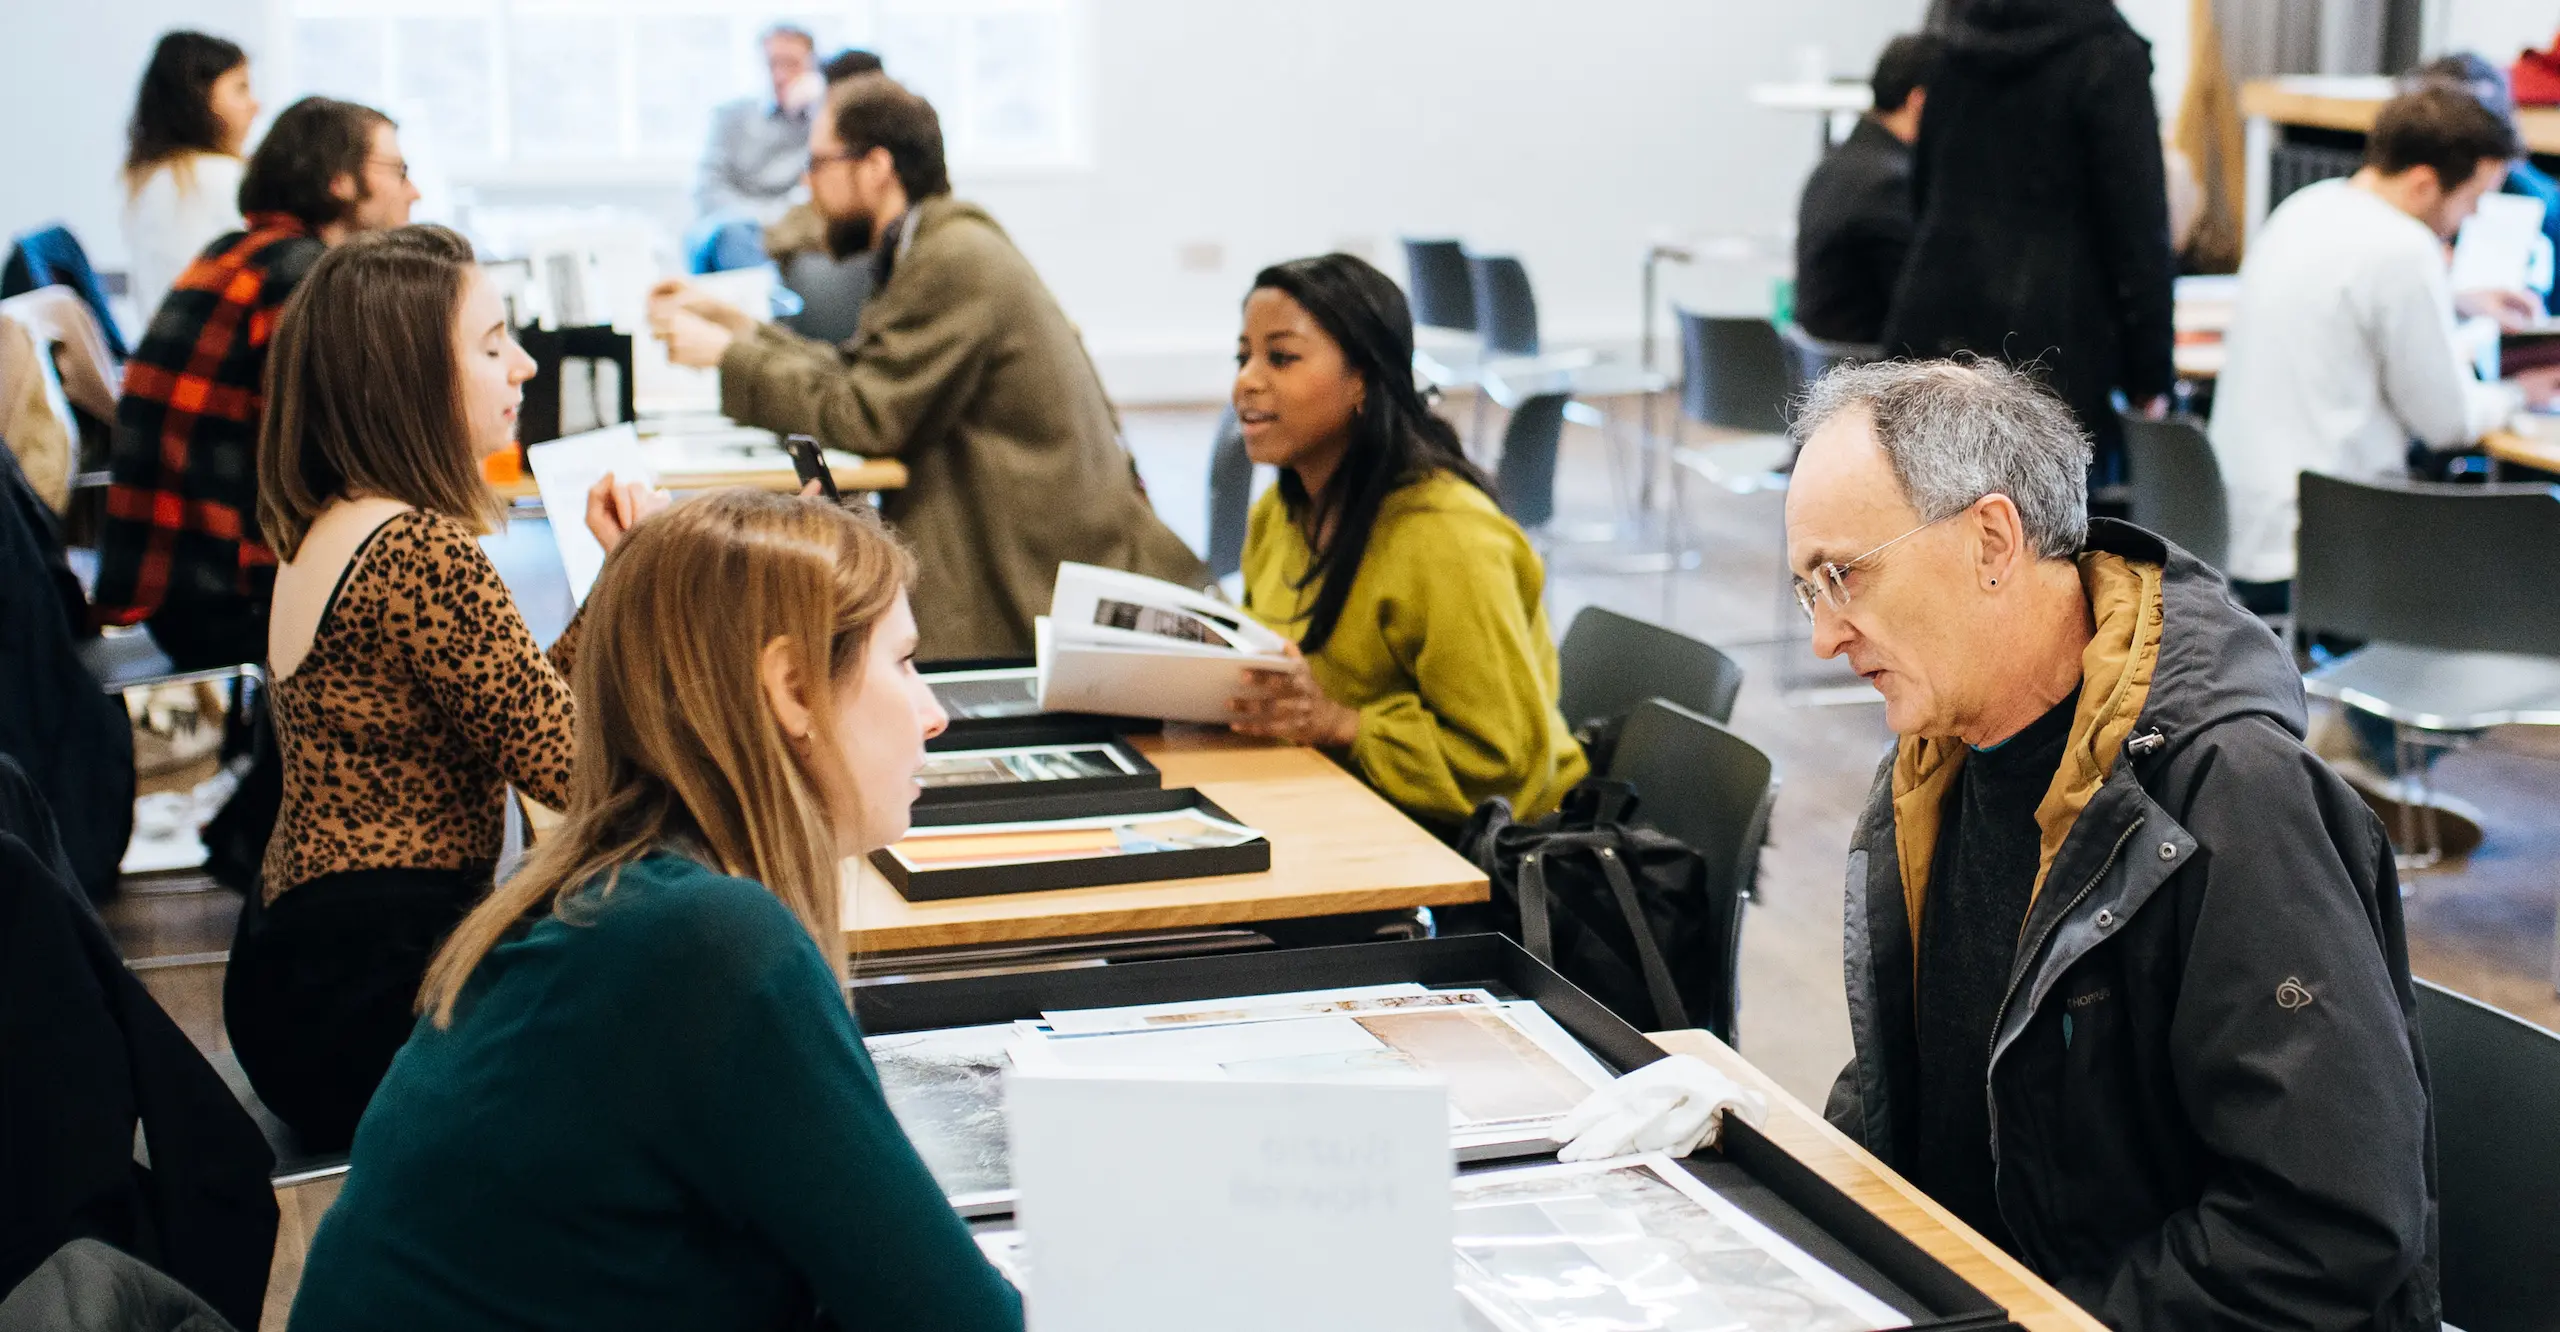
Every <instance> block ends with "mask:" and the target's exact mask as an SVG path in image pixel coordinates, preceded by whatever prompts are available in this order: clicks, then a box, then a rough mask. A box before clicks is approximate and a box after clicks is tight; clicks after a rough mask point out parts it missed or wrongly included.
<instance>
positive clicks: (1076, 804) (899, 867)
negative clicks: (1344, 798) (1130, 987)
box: [871, 786, 1271, 902]
mask: <svg viewBox="0 0 2560 1332" xmlns="http://www.w3.org/2000/svg"><path fill="white" fill-rule="evenodd" d="M1182 813H1196V814H1200V815H1203V816H1205V817H1208V818H1212V819H1219V820H1222V821H1224V822H1228V823H1237V822H1240V820H1238V819H1237V818H1236V816H1234V815H1232V814H1229V813H1228V812H1226V811H1225V810H1223V809H1220V808H1219V807H1218V806H1217V804H1216V803H1215V802H1213V801H1211V800H1210V799H1209V798H1208V797H1207V796H1204V795H1202V794H1200V793H1199V792H1198V791H1197V790H1194V789H1192V788H1191V787H1188V786H1178V787H1175V788H1173V789H1172V790H1169V791H1166V790H1138V791H1098V792H1093V793H1090V794H1085V795H1058V796H1037V797H1032V798H1029V799H1023V800H980V801H970V802H967V803H958V804H936V805H923V804H919V805H918V806H917V807H916V812H915V826H916V827H918V828H950V827H961V826H968V825H975V824H984V823H1043V822H1048V821H1050V820H1055V819H1083V818H1093V817H1100V816H1106V815H1117V816H1128V817H1132V818H1136V817H1145V816H1149V815H1163V814H1182ZM871 863H872V865H873V866H874V867H875V868H877V869H878V870H879V871H880V874H881V876H882V877H883V878H886V879H887V880H888V881H889V884H890V886H891V887H894V888H896V889H897V890H898V895H899V896H901V897H904V898H906V899H907V900H908V901H910V902H934V901H941V900H943V899H945V898H953V897H985V896H988V895H990V894H995V893H1032V892H1040V891H1043V890H1046V889H1050V888H1096V887H1101V886H1103V885H1106V884H1122V883H1149V882H1153V881H1155V880H1158V879H1199V878H1208V877H1210V876H1212V875H1218V874H1259V873H1261V872H1262V871H1264V870H1267V869H1269V868H1271V843H1270V841H1269V840H1268V839H1266V838H1263V837H1259V836H1257V837H1255V838H1254V839H1253V840H1251V841H1249V842H1245V843H1242V844H1240V845H1236V846H1203V847H1183V848H1179V849H1174V850H1166V851H1134V852H1127V853H1123V854H1118V855H1098V856H1081V857H1076V858H1073V859H1067V860H1035V861H1026V862H1021V863H1015V864H1004V865H965V866H953V867H950V868H946V869H934V868H913V869H911V868H909V867H908V865H907V864H906V862H904V861H902V860H900V859H899V858H898V856H897V854H896V848H895V847H883V848H881V849H880V850H877V851H874V852H872V853H871Z"/></svg>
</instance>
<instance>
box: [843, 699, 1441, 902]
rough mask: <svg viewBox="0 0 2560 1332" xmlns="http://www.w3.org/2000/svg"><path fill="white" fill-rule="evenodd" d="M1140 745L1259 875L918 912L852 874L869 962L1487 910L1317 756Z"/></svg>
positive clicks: (1213, 742)
mask: <svg viewBox="0 0 2560 1332" xmlns="http://www.w3.org/2000/svg"><path fill="white" fill-rule="evenodd" d="M1131 744H1132V745H1133V746H1134V747H1135V748H1137V749H1138V750H1139V751H1140V752H1142V753H1144V754H1145V755H1146V756H1147V758H1148V760H1149V761H1150V762H1152V763H1154V764H1155V765H1156V767H1157V768H1158V769H1159V770H1161V771H1162V772H1163V773H1164V784H1165V785H1166V786H1167V787H1169V788H1170V787H1178V786H1195V787H1198V788H1199V789H1200V791H1201V792H1202V794H1204V795H1206V796H1208V797H1209V798H1210V799H1211V800H1214V801H1216V802H1217V803H1218V804H1219V805H1221V806H1223V807H1225V809H1226V810H1227V812H1228V813H1230V814H1233V815H1235V816H1236V817H1237V818H1238V819H1240V820H1242V821H1244V822H1245V823H1248V824H1250V825H1252V826H1253V827H1255V828H1258V829H1260V830H1262V832H1263V834H1264V835H1266V836H1267V837H1269V838H1270V839H1271V868H1270V869H1269V870H1267V871H1265V872H1263V873H1260V874H1230V875H1224V876H1221V877H1218V878H1209V879H1172V880H1167V881H1164V882H1161V883H1144V884H1130V885H1125V886H1118V887H1104V888H1065V889H1058V890H1055V891H1050V892H1037V893H1006V894H1001V895H997V896H991V897H964V898H958V899H954V900H951V901H943V902H909V901H908V900H906V899H905V898H903V897H900V896H898V892H897V890H896V889H894V888H892V887H890V886H889V883H888V881H887V880H885V879H883V878H881V877H880V875H879V874H878V872H876V871H874V870H873V869H872V868H871V866H870V864H869V862H867V861H861V862H855V863H854V864H853V865H850V866H848V867H847V874H846V883H845V896H844V926H845V943H846V946H847V947H848V948H849V949H851V950H852V951H853V952H856V953H880V952H888V951H892V950H897V949H908V948H938V947H949V946H953V945H961V944H989V943H1011V942H1019V941H1023V940H1030V939H1062V938H1071V937H1076V936H1081V935H1093V934H1118V933H1125V932H1129V931H1133V930H1159V929H1180V928H1188V927H1196V926H1206V925H1241V924H1246V923H1250V922H1253V921H1264V920H1290V919H1295V918H1298V917H1303V916H1332V915H1343V914H1348V913H1352V912H1362V911H1399V910H1404V909H1406V908H1410V907H1418V906H1450V905H1455V904H1458V903H1466V902H1481V901H1484V900H1485V898H1486V896H1487V893H1488V889H1487V886H1486V883H1485V876H1484V873H1483V872H1482V871H1481V870H1478V869H1477V868H1476V867H1475V866H1473V865H1471V864H1469V863H1467V861H1466V860H1465V859H1463V858H1461V857H1460V856H1459V855H1458V854H1457V853H1456V852H1454V851H1451V850H1450V849H1449V848H1448V847H1446V846H1444V845H1442V844H1441V842H1440V839H1438V838H1436V837H1434V836H1432V835H1431V834H1430V833H1428V832H1426V831H1424V830H1423V828H1422V827H1421V825H1419V824H1417V823H1415V822H1414V821H1413V820H1411V819H1409V818H1406V817H1405V816H1404V814H1403V813H1401V812H1400V811H1398V810H1397V809H1396V808H1395V807H1394V806H1393V805H1390V804H1388V803H1387V802H1386V801H1385V800H1383V799H1381V798H1379V796H1378V794H1377V793H1376V792H1374V791H1372V790H1370V789H1369V788H1368V787H1367V786H1365V785H1362V784H1361V782H1360V779H1358V778H1356V777H1354V776H1352V775H1351V774H1350V773H1347V772H1345V771H1343V770H1342V769H1341V768H1340V767H1339V766H1337V765H1335V764H1334V762H1333V761H1332V760H1331V759H1328V758H1326V757H1325V756H1324V755H1322V754H1320V753H1318V752H1316V751H1315V750H1312V749H1303V748H1299V747H1297V746H1292V745H1280V744H1273V743H1270V742H1266V741H1261V740H1250V739H1246V738H1244V737H1242V736H1237V735H1233V734H1230V733H1228V732H1225V731H1218V730H1210V729H1206V728H1195V727H1168V728H1167V729H1166V730H1165V732H1164V733H1163V734H1162V735H1142V736H1134V737H1131Z"/></svg>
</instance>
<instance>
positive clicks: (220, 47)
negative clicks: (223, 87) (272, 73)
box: [124, 29, 249, 179]
mask: <svg viewBox="0 0 2560 1332" xmlns="http://www.w3.org/2000/svg"><path fill="white" fill-rule="evenodd" d="M248 60H249V56H248V53H247V52H245V51H242V50H241V49H240V48H239V46H238V45H237V44H235V43H232V42H227V41H224V40H223V39H222V38H220V37H210V36H207V35H205V34H204V33H201V32H188V31H186V30H185V29H180V30H178V31H176V32H171V33H167V34H165V35H163V36H162V37H161V38H160V44H159V45H158V46H157V47H154V48H153V49H152V52H151V63H150V64H149V65H147V66H145V67H144V68H143V71H142V88H141V90H140V91H139V92H137V93H135V94H134V99H133V120H132V121H131V122H130V123H128V124H127V125H126V126H125V154H124V169H125V172H126V174H127V175H128V176H129V177H132V178H135V179H139V178H140V175H141V173H143V172H146V171H149V170H150V169H151V168H153V167H155V166H158V165H160V164H161V163H162V162H166V161H168V160H169V159H170V158H173V157H176V156H177V155H179V154H180V153H190V152H207V153H210V152H219V151H221V148H222V122H221V121H220V120H219V119H217V118H215V116H214V114H213V85H214V81H215V80H217V79H219V78H221V77H222V76H223V75H225V74H228V73H230V72H231V71H233V70H235V69H238V68H239V67H240V66H242V65H244V64H247V63H248Z"/></svg>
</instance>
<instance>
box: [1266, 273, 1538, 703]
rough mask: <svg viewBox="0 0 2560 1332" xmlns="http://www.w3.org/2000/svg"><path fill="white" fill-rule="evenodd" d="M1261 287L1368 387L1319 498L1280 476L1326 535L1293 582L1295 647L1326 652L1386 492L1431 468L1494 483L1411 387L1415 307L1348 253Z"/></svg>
mask: <svg viewBox="0 0 2560 1332" xmlns="http://www.w3.org/2000/svg"><path fill="white" fill-rule="evenodd" d="M1265 288H1269V289H1270V290H1272V291H1277V292H1280V293H1282V294H1284V295H1286V296H1288V297H1289V298H1290V299H1291V300H1294V301H1296V302H1297V303H1298V304H1299V305H1300V306H1301V307H1303V308H1304V309H1305V310H1306V312H1307V314H1308V315H1309V316H1311V317H1313V318H1314V320H1315V321H1316V323H1317V324H1318V325H1319V326H1321V327H1322V328H1323V329H1324V331H1325V333H1326V334H1327V335H1328V336H1330V337H1332V339H1333V340H1334V342H1335V344H1336V345H1338V346H1340V347H1341V348H1342V360H1343V363H1344V364H1345V365H1347V366H1349V367H1350V369H1351V371H1352V373H1354V374H1357V375H1358V376H1360V378H1361V380H1362V381H1363V382H1364V383H1365V384H1366V385H1367V390H1366V393H1365V395H1364V397H1363V399H1362V401H1361V404H1360V408H1359V410H1357V411H1355V412H1353V413H1352V416H1351V442H1350V445H1349V447H1347V448H1345V449H1344V450H1343V453H1342V465H1341V466H1339V467H1337V468H1335V469H1334V472H1333V477H1332V479H1331V480H1328V481H1327V482H1325V487H1324V492H1323V493H1322V494H1319V495H1309V494H1308V493H1307V487H1306V483H1304V482H1302V481H1300V480H1299V479H1298V474H1297V473H1296V472H1294V471H1291V470H1288V469H1286V468H1283V469H1282V470H1281V472H1280V505H1281V509H1282V511H1283V512H1285V513H1287V514H1288V516H1289V521H1290V522H1292V523H1295V524H1297V525H1298V527H1299V530H1301V531H1305V532H1311V533H1322V532H1326V531H1327V530H1328V529H1330V532H1331V535H1329V536H1327V537H1326V538H1325V539H1324V544H1323V545H1322V546H1321V547H1319V548H1318V549H1317V550H1316V553H1315V561H1314V563H1312V564H1310V565H1308V566H1307V573H1306V577H1305V578H1303V579H1301V580H1300V581H1299V583H1298V587H1299V588H1300V589H1301V590H1304V589H1305V588H1307V587H1308V586H1310V585H1314V586H1315V587H1316V601H1315V605H1314V607H1313V608H1311V609H1310V610H1309V612H1308V615H1307V632H1306V635H1305V637H1303V638H1301V639H1299V640H1298V647H1299V649H1300V650H1301V651H1305V652H1309V653H1314V652H1320V651H1322V650H1323V649H1324V645H1325V641H1326V640H1327V639H1329V638H1331V637H1333V628H1334V625H1335V624H1336V623H1337V622H1338V621H1340V620H1341V619H1342V607H1343V603H1344V602H1346V601H1348V600H1350V597H1351V580H1352V579H1353V578H1355V577H1357V576H1358V575H1359V572H1360V561H1361V559H1362V557H1363V556H1365V555H1367V554H1368V552H1369V535H1370V533H1371V531H1372V530H1373V529H1375V528H1376V527H1377V524H1378V510H1379V509H1380V508H1381V507H1382V506H1383V505H1385V503H1386V501H1387V496H1389V495H1391V494H1393V493H1394V492H1395V491H1397V490H1398V489H1400V488H1402V487H1404V486H1407V485H1410V484H1412V483H1414V482H1416V481H1421V480H1425V479H1427V478H1429V477H1430V476H1431V475H1432V474H1433V473H1435V472H1448V473H1451V474H1453V475H1455V476H1457V477H1459V478H1460V479H1462V480H1464V481H1466V482H1467V483H1468V484H1469V485H1472V486H1474V487H1475V488H1476V489H1478V490H1481V491H1483V492H1485V493H1486V494H1488V495H1490V494H1492V493H1493V483H1492V482H1491V481H1490V480H1488V479H1486V477H1485V474H1484V472H1483V471H1482V470H1480V469H1479V468H1477V466H1476V465H1475V464H1474V463H1472V462H1469V461H1468V460H1467V455H1466V451H1465V450H1464V449H1463V448H1461V447H1460V446H1459V444H1458V432H1457V430H1456V429H1455V428H1454V427H1452V426H1451V425H1450V424H1449V423H1448V422H1447V421H1444V420H1442V419H1440V418H1439V417H1438V416H1435V415H1433V414H1432V411H1431V407H1430V404H1429V403H1427V402H1425V401H1423V397H1422V392H1421V390H1419V389H1417V388H1416V387H1415V386H1414V382H1413V311H1412V308H1411V307H1409V306H1407V305H1406V304H1405V299H1404V292H1402V291H1401V290H1399V289H1398V288H1397V287H1396V284H1395V282H1394V280H1393V279H1391V278H1389V277H1388V276H1387V275H1386V274H1384V273H1381V272H1379V271H1378V270H1377V269H1375V268H1372V267H1370V266H1369V264H1368V263H1367V262H1365V261H1363V260H1361V259H1358V258H1355V257H1353V256H1351V255H1347V254H1326V255H1318V256H1316V257H1315V258H1312V259H1292V260H1290V261H1289V262H1287V263H1285V264H1274V265H1272V266H1271V267H1269V268H1266V269H1264V270H1262V271H1261V272H1259V273H1256V274H1254V277H1253V289H1254V290H1255V291H1261V290H1263V289H1265ZM1248 294H1249V293H1248Z"/></svg>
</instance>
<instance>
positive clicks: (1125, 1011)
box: [1040, 982, 1502, 1036]
mask: <svg viewBox="0 0 2560 1332" xmlns="http://www.w3.org/2000/svg"><path fill="white" fill-rule="evenodd" d="M1501 1002H1502V1001H1501V1000H1499V999H1496V998H1495V997H1494V995H1493V992H1492V991H1491V990H1430V989H1425V988H1423V987H1422V986H1421V985H1418V984H1414V983H1411V982H1407V983H1404V984H1400V985H1368V986H1360V987H1357V988H1354V989H1347V990H1298V991H1295V992H1293V993H1289V994H1262V995H1248V996H1244V997H1241V998H1235V999H1211V1000H1202V1001H1186V1002H1180V1003H1170V1004H1139V1005H1136V1006H1133V1007H1128V1008H1082V1009H1069V1010H1065V1011H1061V1012H1055V1013H1048V1012H1044V1013H1042V1014H1041V1015H1040V1017H1041V1020H1042V1021H1044V1022H1046V1023H1048V1024H1049V1028H1050V1030H1052V1031H1054V1032H1056V1033H1057V1034H1059V1035H1061V1036H1093V1035H1102V1034H1107V1033H1110V1032H1125V1031H1162V1030H1165V1029H1167V1028H1171V1027H1201V1026H1213V1025H1216V1024H1219V1023H1226V1022H1268V1021H1272V1020H1275V1019H1279V1018H1293V1017H1318V1016H1322V1015H1325V1014H1332V1013H1375V1012H1388V1011H1397V1010H1403V1009H1410V1008H1448V1007H1453V1006H1457V1005H1465V1004H1481V1005H1496V1004H1499V1003H1501Z"/></svg>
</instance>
